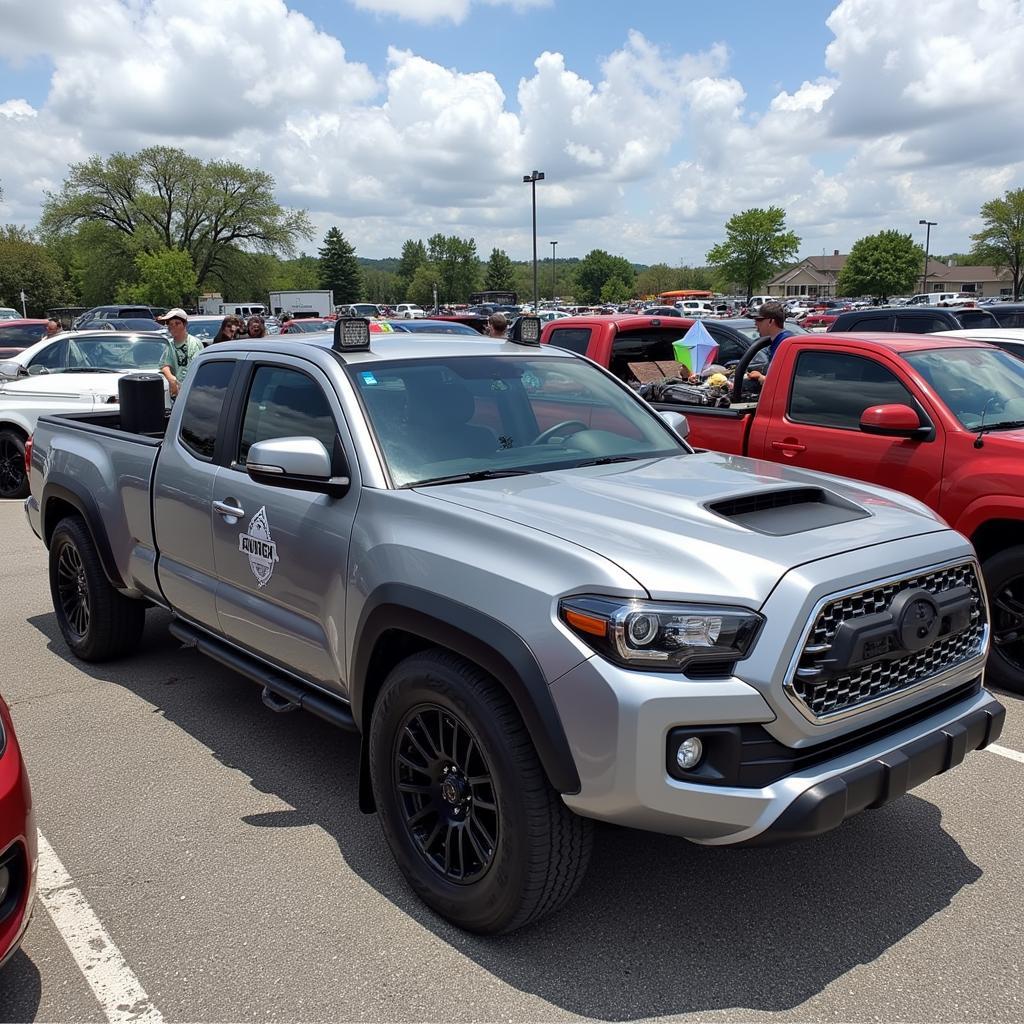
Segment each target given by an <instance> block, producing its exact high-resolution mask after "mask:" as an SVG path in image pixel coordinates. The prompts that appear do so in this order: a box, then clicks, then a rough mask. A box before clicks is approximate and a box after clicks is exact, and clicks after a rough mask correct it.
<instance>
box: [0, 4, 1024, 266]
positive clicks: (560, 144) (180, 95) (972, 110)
mask: <svg viewBox="0 0 1024 1024" xmlns="http://www.w3.org/2000/svg"><path fill="white" fill-rule="evenodd" d="M0 25H2V26H3V46H2V48H0V184H2V187H3V189H4V192H5V197H4V200H3V201H0V222H17V223H24V224H28V225H33V224H34V223H35V222H36V220H37V219H38V217H39V212H40V207H41V203H42V199H43V195H44V193H45V192H46V191H47V190H54V189H57V188H59V186H60V183H61V181H62V179H63V176H64V173H65V170H66V168H67V165H68V164H69V163H70V162H74V161H76V160H81V159H83V158H85V157H87V156H88V155H90V154H92V153H100V154H103V155H106V154H108V153H111V152H115V151H117V150H125V151H132V150H134V149H138V148H141V147H143V146H146V145H151V144H155V143H159V144H164V145H173V146H180V147H182V148H184V149H187V150H188V151H189V152H191V153H194V154H196V155H198V156H202V157H204V158H211V157H231V158H233V159H236V160H238V161H240V162H242V163H244V164H248V165H252V166H258V167H262V168H263V169H265V170H267V171H269V172H270V173H272V174H273V175H274V177H275V179H276V181H277V185H278V192H279V198H280V201H281V202H282V203H284V204H286V205H289V206H297V207H303V208H305V209H307V210H309V211H310V214H311V215H312V217H313V220H314V223H315V224H316V226H317V228H318V231H319V232H321V233H322V232H323V231H324V230H326V229H327V228H328V227H331V226H332V225H337V226H339V227H340V228H341V229H342V230H343V231H344V233H345V235H346V237H348V238H349V240H350V241H352V242H353V244H354V245H355V246H356V249H357V251H358V253H359V254H360V255H363V256H371V257H382V256H391V255H397V253H398V251H399V249H400V246H401V243H402V241H403V240H404V239H406V238H409V237H426V236H428V235H430V234H432V233H434V232H435V231H442V232H444V233H446V234H452V233H458V234H460V235H463V236H472V237H474V238H475V239H476V241H477V247H478V249H479V250H480V251H481V252H482V253H483V254H484V255H486V254H487V253H489V252H490V249H491V248H492V247H494V246H499V247H501V248H504V249H506V250H507V251H508V252H509V253H510V255H512V256H513V258H516V259H526V258H528V256H529V254H530V245H531V234H530V195H529V191H530V187H529V186H528V185H524V184H523V182H522V176H523V174H524V173H529V172H530V171H531V170H533V169H535V168H536V169H538V170H542V171H544V172H545V174H546V180H545V181H544V182H542V183H541V184H540V185H538V187H537V205H538V214H537V219H538V238H539V240H540V245H541V253H540V254H541V255H547V254H549V253H550V246H549V243H550V241H552V240H557V241H558V243H559V246H558V255H559V256H560V257H561V256H573V255H583V254H584V253H585V252H587V251H588V250H589V249H592V248H594V247H601V248H605V249H608V250H609V251H611V252H613V253H617V254H620V255H622V256H625V257H627V258H628V259H630V260H634V261H636V262H641V263H653V262H656V261H661V260H663V261H666V262H669V263H672V264H678V263H680V262H686V263H702V262H703V260H704V254H705V253H706V251H707V249H708V248H709V247H710V246H711V245H712V244H714V243H715V242H716V241H718V240H720V238H721V237H722V226H723V224H724V223H725V221H726V220H727V219H728V218H729V216H730V215H731V214H733V213H735V212H737V211H739V210H743V209H746V208H749V207H751V206H767V205H770V204H777V205H780V206H782V207H783V208H784V209H785V210H786V211H787V215H788V224H789V226H791V227H792V228H793V229H794V230H795V231H796V232H797V234H798V235H800V237H801V238H802V239H803V244H802V247H801V249H802V252H801V255H805V256H807V255H813V254H814V253H821V252H822V251H823V250H827V251H828V252H830V253H831V252H832V250H833V249H839V250H841V251H843V252H846V251H848V250H849V247H850V245H851V244H852V243H853V242H854V241H855V240H856V239H857V238H859V237H861V236H862V235H864V234H869V233H872V232H875V231H878V230H881V229H882V228H891V227H897V228H900V229H902V230H906V231H912V232H913V233H914V234H915V237H917V236H919V235H920V236H922V237H921V241H922V242H923V234H922V233H923V231H924V229H923V228H921V227H919V226H918V221H919V220H920V219H921V218H927V219H928V220H933V221H938V224H939V226H938V227H937V228H935V229H933V232H932V251H933V252H940V253H943V252H952V251H962V250H965V249H966V248H967V247H968V246H969V235H970V233H971V232H972V231H976V230H977V229H978V219H977V214H978V209H979V207H980V205H981V203H982V202H984V201H985V200H987V199H990V198H993V197H995V196H998V195H1001V194H1002V193H1003V192H1004V191H1005V190H1006V189H1007V188H1016V187H1020V186H1021V185H1022V184H1024V147H1022V144H1021V141H1020V125H1021V123H1022V114H1024V60H1021V59H1020V55H1021V54H1024V0H929V2H928V3H924V2H921V0H841V2H838V3H836V2H835V0H832V2H824V0H783V2H779V3H777V4H768V3H765V2H763V0H716V2H715V3H712V4H708V3H704V2H698V0H633V2H632V3H627V4H619V3H614V4H613V3H611V2H609V0H288V2H284V0H89V2H87V3H80V2H77V0H0ZM316 244H317V243H316V242H314V243H313V244H312V245H311V246H310V247H309V248H310V251H313V249H315V247H316Z"/></svg>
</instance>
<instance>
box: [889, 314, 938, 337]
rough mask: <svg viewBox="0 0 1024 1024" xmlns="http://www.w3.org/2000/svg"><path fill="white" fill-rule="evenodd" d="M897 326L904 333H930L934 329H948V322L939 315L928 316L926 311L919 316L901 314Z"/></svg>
mask: <svg viewBox="0 0 1024 1024" xmlns="http://www.w3.org/2000/svg"><path fill="white" fill-rule="evenodd" d="M898 326H899V329H900V330H901V331H903V332H904V333H906V334H932V333H933V332H934V331H945V330H948V329H949V324H947V323H946V322H945V320H943V319H942V318H941V317H937V316H929V315H928V314H927V313H922V314H920V315H919V316H901V317H900V318H899V321H898Z"/></svg>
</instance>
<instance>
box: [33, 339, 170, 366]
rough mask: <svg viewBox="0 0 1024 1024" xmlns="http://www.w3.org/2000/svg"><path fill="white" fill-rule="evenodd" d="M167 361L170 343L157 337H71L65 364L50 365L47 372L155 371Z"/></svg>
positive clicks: (167, 362) (168, 359) (168, 360)
mask: <svg viewBox="0 0 1024 1024" xmlns="http://www.w3.org/2000/svg"><path fill="white" fill-rule="evenodd" d="M169 363H171V352H170V344H169V343H168V342H166V341H162V340H161V339H159V338H151V339H150V338H147V339H146V340H144V341H143V340H140V341H136V340H133V339H131V338H119V337H117V335H116V334H115V333H113V332H111V337H110V338H109V339H108V338H72V339H71V340H70V341H68V351H67V366H65V367H57V368H52V367H51V368H50V373H75V372H76V371H79V370H109V371H111V372H115V373H116V372H118V371H122V370H159V369H160V367H161V366H164V365H166V364H169Z"/></svg>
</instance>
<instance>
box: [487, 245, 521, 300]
mask: <svg viewBox="0 0 1024 1024" xmlns="http://www.w3.org/2000/svg"><path fill="white" fill-rule="evenodd" d="M515 283H516V278H515V271H514V269H513V265H512V260H511V259H510V258H509V255H508V253H507V252H505V250H504V249H492V250H491V257H490V259H489V260H488V261H487V266H486V267H485V268H484V288H485V289H486V290H487V291H489V292H498V291H513V290H514V289H515Z"/></svg>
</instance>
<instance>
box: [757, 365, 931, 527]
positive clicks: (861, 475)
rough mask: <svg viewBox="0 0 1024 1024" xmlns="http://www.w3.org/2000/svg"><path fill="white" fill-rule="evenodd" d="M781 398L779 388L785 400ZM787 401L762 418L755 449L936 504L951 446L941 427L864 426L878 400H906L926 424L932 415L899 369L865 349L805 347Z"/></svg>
mask: <svg viewBox="0 0 1024 1024" xmlns="http://www.w3.org/2000/svg"><path fill="white" fill-rule="evenodd" d="M788 365H792V364H789V363H787V364H785V366H783V365H780V366H778V367H776V368H775V371H774V372H782V371H784V369H785V367H786V366H788ZM769 380H770V378H769ZM778 383H780V384H781V383H782V382H781V381H780V382H778ZM782 398H783V395H781V394H779V395H778V399H782ZM786 402H787V404H786V407H785V410H783V408H782V402H781V401H778V400H777V401H776V402H775V403H774V408H773V411H772V412H771V414H770V415H767V416H764V415H762V416H761V417H757V420H758V422H756V423H755V425H754V428H753V431H752V433H751V445H750V453H751V454H757V455H760V456H761V457H762V458H767V459H771V460H773V461H775V462H785V463H787V464H791V465H795V466H800V467H802V468H803V469H813V470H819V471H821V472H823V473H835V474H838V475H840V476H849V477H853V478H854V479H856V480H866V481H869V482H871V483H875V484H882V485H883V486H885V487H892V488H894V489H895V490H898V491H903V492H904V493H906V494H911V495H913V496H914V497H915V498H918V499H919V500H921V501H924V502H927V503H928V504H930V505H932V507H937V505H938V493H937V490H936V488H937V486H938V482H939V481H940V480H941V479H942V458H943V448H944V440H943V435H942V432H941V430H939V431H937V432H936V435H935V438H934V439H933V440H931V441H928V440H921V439H908V438H901V437H880V436H875V435H872V434H866V433H863V432H862V431H861V430H860V418H861V415H862V414H863V412H864V410H865V409H868V408H870V407H871V406H874V405H895V404H898V405H907V406H910V407H911V408H913V409H916V410H917V412H918V414H919V416H921V417H922V423H927V422H930V420H929V417H928V413H927V411H926V410H925V409H924V408H923V407H922V406H921V405H920V403H919V402H918V401H917V400H916V399H915V398H914V395H913V393H912V392H911V391H910V389H909V388H908V387H907V386H906V384H904V382H903V381H901V380H900V378H899V376H898V375H897V373H896V371H895V370H894V369H892V368H890V367H889V366H886V365H883V364H882V363H881V362H879V361H878V360H876V359H873V358H871V357H868V356H863V355H859V354H858V355H855V354H853V353H849V352H843V351H823V350H820V349H817V350H815V349H811V350H805V351H803V352H800V353H798V354H797V355H796V359H795V368H794V370H793V376H792V380H791V386H790V390H789V395H788V398H787V399H786ZM783 411H784V412H785V414H784V415H783Z"/></svg>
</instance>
